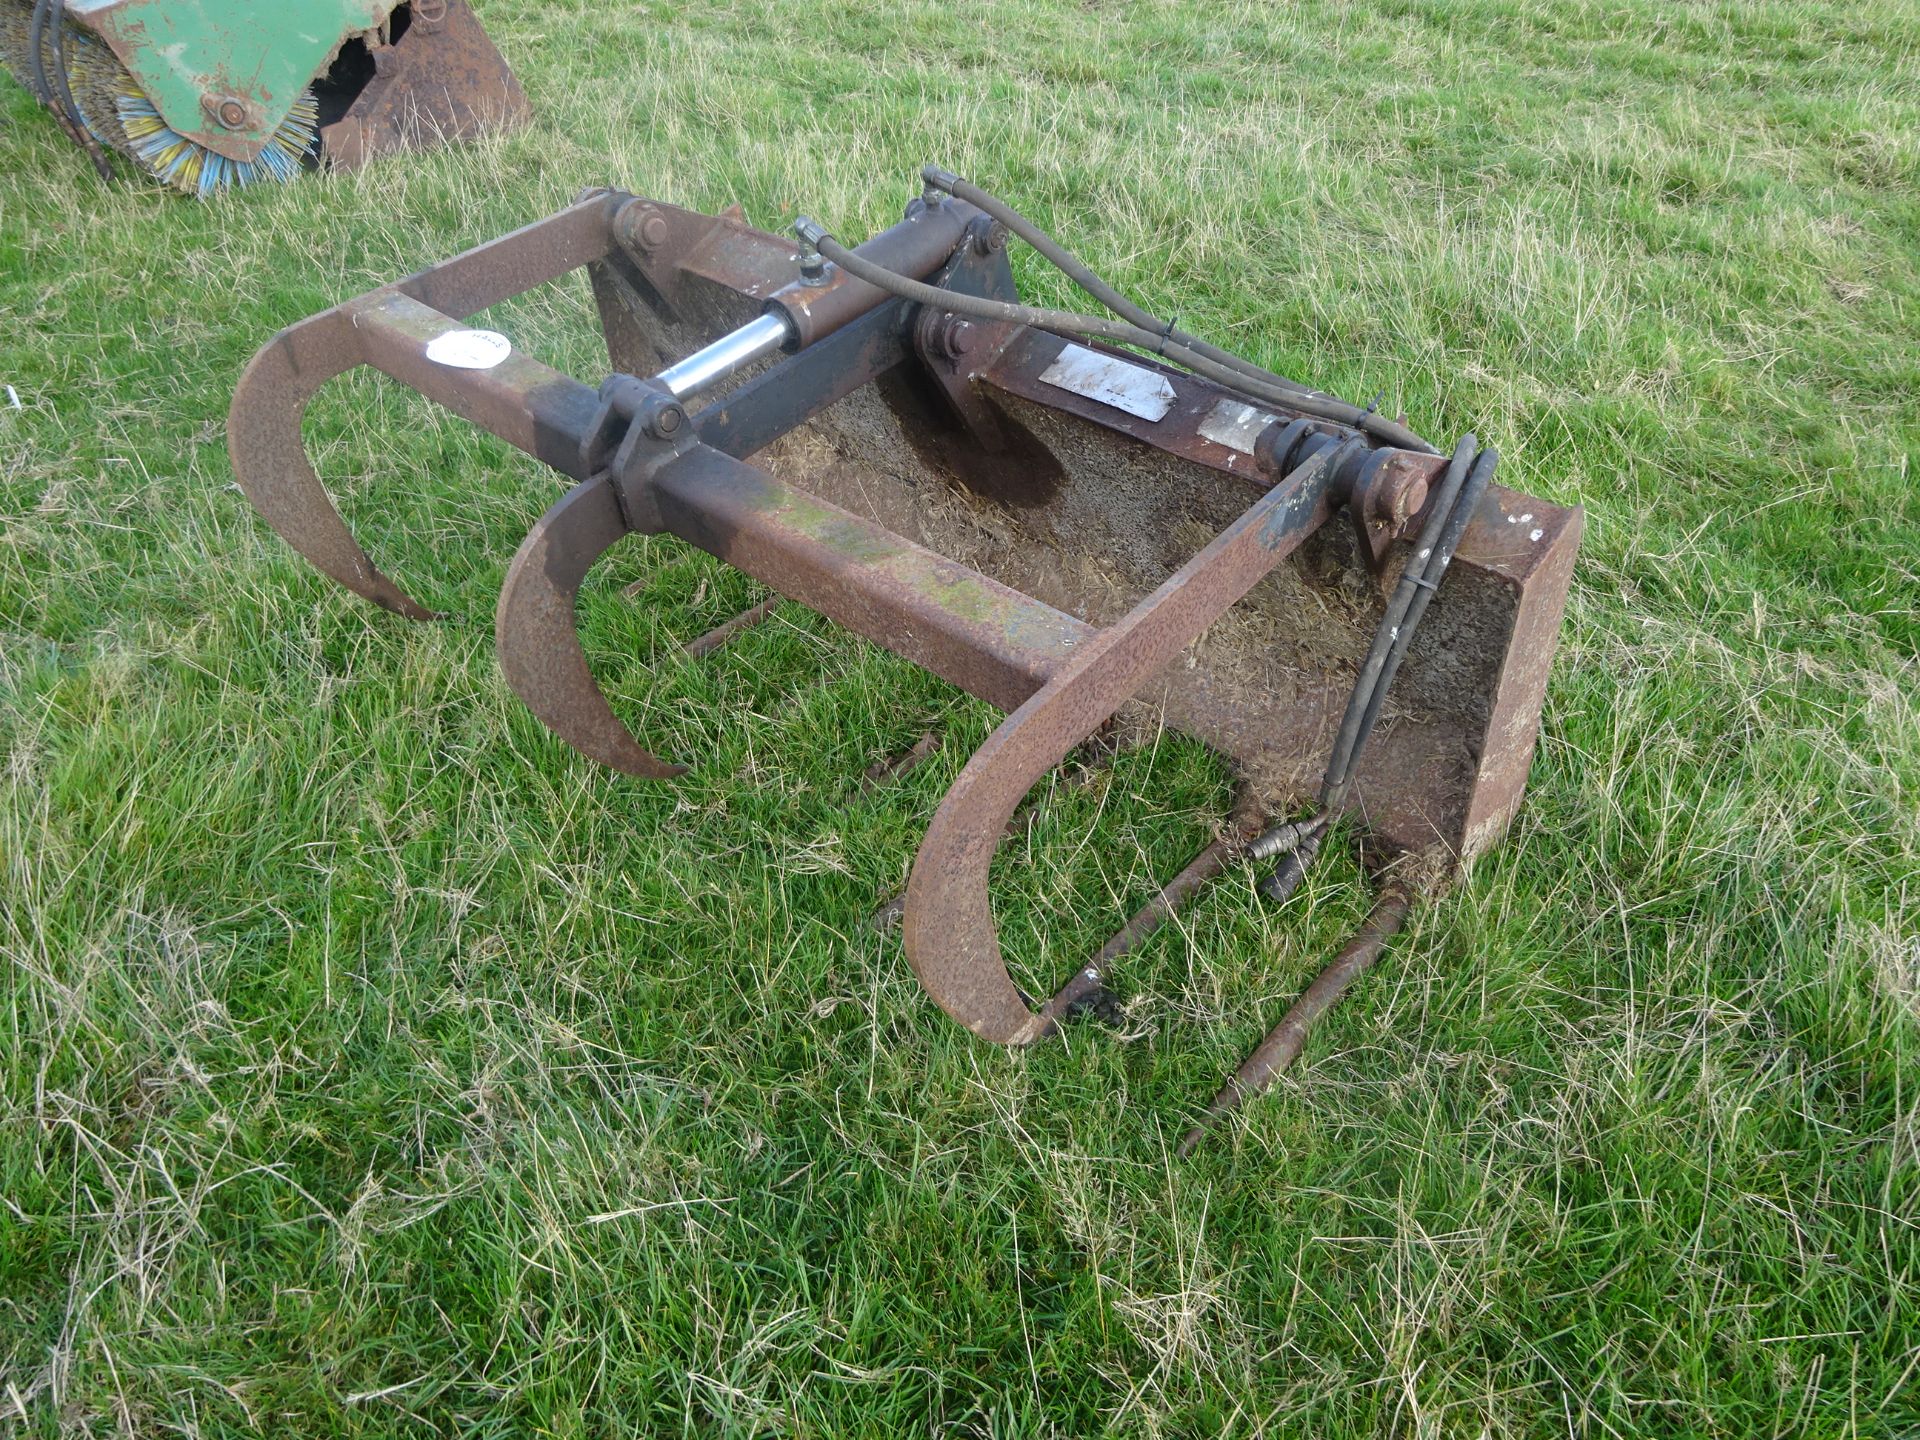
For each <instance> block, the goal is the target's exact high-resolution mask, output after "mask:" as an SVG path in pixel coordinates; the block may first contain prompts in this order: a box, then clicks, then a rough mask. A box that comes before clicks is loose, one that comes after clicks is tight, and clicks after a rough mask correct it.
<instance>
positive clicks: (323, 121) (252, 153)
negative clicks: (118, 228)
mask: <svg viewBox="0 0 1920 1440" xmlns="http://www.w3.org/2000/svg"><path fill="white" fill-rule="evenodd" d="M0 60H4V61H5V63H6V66H7V68H8V69H9V70H11V71H12V72H13V75H14V77H15V78H16V79H17V80H19V81H20V82H21V83H22V84H24V85H26V86H27V87H28V88H29V89H30V90H32V91H33V93H34V94H35V96H36V97H37V98H38V99H39V100H40V101H41V102H42V103H43V104H44V105H46V106H47V108H49V109H50V110H52V111H53V113H54V115H55V116H56V117H57V118H58V119H59V121H60V123H61V125H62V126H63V128H65V130H66V131H67V133H68V135H69V136H71V137H72V138H73V139H74V140H75V141H76V142H77V143H78V144H80V145H82V146H84V147H85V148H86V149H87V150H88V151H89V153H91V155H92V156H93V158H94V162H95V164H96V166H98V167H99V169H100V172H101V175H102V176H103V177H104V176H106V175H108V174H110V173H111V167H110V166H109V165H108V163H107V159H106V155H107V152H108V151H111V150H118V151H120V152H122V153H123V154H125V155H126V156H127V157H128V158H129V159H130V160H132V162H133V163H134V164H135V165H136V166H138V167H139V168H140V169H142V170H143V171H145V172H146V173H147V174H148V175H150V176H151V177H153V178H154V179H156V180H159V181H161V182H162V183H164V184H168V185H171V186H173V187H175V188H176V189H179V190H184V191H186V192H188V193H189V194H194V195H199V196H201V197H203V198H204V197H205V196H208V195H211V194H214V193H215V192H217V191H219V190H222V189H225V188H227V187H229V186H234V185H250V184H253V183H255V182H258V181H264V180H288V179H291V178H293V177H294V176H296V175H298V174H299V173H300V171H301V169H302V168H303V167H304V166H306V165H309V164H320V163H324V164H327V165H330V166H332V167H334V168H336V169H353V168H355V167H357V166H359V165H361V164H363V163H364V162H365V161H366V160H367V159H369V158H370V157H371V156H374V155H378V154H381V153H384V152H386V151H390V150H399V149H404V148H411V147H417V146H421V145H433V144H439V143H441V142H443V141H447V140H454V139H460V138H463V137H466V136H471V135H477V134H481V133H484V132H486V131H488V130H492V129H497V128H500V127H503V126H507V125H513V124H517V123H519V122H520V121H521V120H524V119H525V118H526V113H527V100H526V96H525V95H524V94H523V93H522V92H521V89H520V85H519V82H518V81H516V80H515V79H514V78H513V72H512V71H510V70H509V69H508V68H507V65H506V62H505V61H504V60H502V59H501V58H500V52H499V51H498V50H496V49H495V48H494V46H493V43H492V42H491V41H490V40H488V38H487V35H486V32H485V31H484V30H482V29H481V28H480V22H479V21H478V20H476V19H475V18H474V15H473V11H472V8H471V7H470V5H469V4H468V0H276V3H273V4H260V3H258V0H0Z"/></svg>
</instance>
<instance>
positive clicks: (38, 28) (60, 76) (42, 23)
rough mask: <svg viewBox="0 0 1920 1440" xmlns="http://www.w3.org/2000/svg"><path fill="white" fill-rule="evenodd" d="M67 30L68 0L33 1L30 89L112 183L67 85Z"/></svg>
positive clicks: (29, 35) (29, 34)
mask: <svg viewBox="0 0 1920 1440" xmlns="http://www.w3.org/2000/svg"><path fill="white" fill-rule="evenodd" d="M66 31H67V0H34V6H33V14H32V16H31V18H30V19H29V20H28V22H27V74H28V77H29V79H30V80H31V82H32V83H31V85H30V87H29V88H30V89H32V91H33V93H34V98H35V99H36V100H38V101H39V102H40V103H41V104H42V105H45V106H46V107H47V108H48V109H49V110H51V111H53V113H54V114H55V115H57V116H58V117H59V118H60V123H61V124H62V125H63V126H64V127H65V128H66V131H67V133H68V134H69V135H71V136H72V137H73V140H74V142H75V143H76V144H78V145H79V146H80V147H81V148H82V149H84V150H85V151H86V152H87V156H88V158H89V159H91V160H92V161H93V168H94V169H95V170H97V171H99V172H100V178H101V179H102V180H110V179H112V178H113V167H112V165H110V164H109V163H108V161H107V157H106V154H105V152H104V151H102V150H101V148H100V143H99V141H97V140H95V139H94V138H93V132H92V131H91V130H89V129H88V128H87V122H86V117H85V116H83V115H82V114H81V113H80V107H79V106H78V105H77V104H75V103H74V99H73V90H72V88H71V87H70V86H69V85H68V83H67V45H66ZM48 51H51V52H52V54H51V58H52V60H53V79H52V80H51V81H50V80H49V79H48V78H47V63H46V62H47V59H48V58H49V57H48V54H47V52H48Z"/></svg>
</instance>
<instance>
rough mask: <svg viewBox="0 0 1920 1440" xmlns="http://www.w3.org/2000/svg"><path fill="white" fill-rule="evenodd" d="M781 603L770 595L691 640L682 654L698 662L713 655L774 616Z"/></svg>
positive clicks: (683, 647)
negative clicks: (731, 641)
mask: <svg viewBox="0 0 1920 1440" xmlns="http://www.w3.org/2000/svg"><path fill="white" fill-rule="evenodd" d="M779 603H780V597H779V596H778V595H769V596H768V597H767V598H766V599H764V600H762V601H761V602H760V603H759V604H757V605H749V606H748V607H747V608H746V609H744V610H742V611H741V612H740V613H739V614H738V615H735V616H734V617H732V618H731V619H729V620H723V621H721V622H720V624H718V625H716V626H714V627H713V629H711V630H709V631H707V632H706V633H705V634H704V635H700V636H696V637H695V638H694V639H692V640H689V641H688V642H687V643H686V644H684V645H682V646H681V647H680V649H681V652H682V653H683V654H685V655H686V656H687V658H688V659H690V660H698V659H699V658H700V657H701V656H703V655H711V654H712V653H713V652H714V651H716V650H718V649H720V648H721V647H722V646H724V645H725V644H726V643H727V642H728V641H729V640H731V639H733V637H734V636H736V635H738V634H739V633H740V632H741V631H742V630H751V629H752V628H753V627H754V626H755V625H758V624H759V623H760V622H761V621H763V620H765V619H766V618H767V617H768V616H769V615H771V614H773V610H774V607H775V606H776V605H778V604H779Z"/></svg>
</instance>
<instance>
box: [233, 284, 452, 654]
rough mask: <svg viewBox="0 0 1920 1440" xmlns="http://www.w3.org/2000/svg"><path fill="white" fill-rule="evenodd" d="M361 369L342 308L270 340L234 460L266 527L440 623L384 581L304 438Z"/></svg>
mask: <svg viewBox="0 0 1920 1440" xmlns="http://www.w3.org/2000/svg"><path fill="white" fill-rule="evenodd" d="M360 363H361V360H360V351H359V347H358V345H357V344H356V343H355V340H354V336H353V327H352V324H351V323H350V321H349V320H348V319H347V317H346V316H345V315H344V314H342V312H340V311H338V310H329V311H326V312H325V313H323V314H320V315H315V316H314V317H313V318H312V319H310V320H305V321H302V322H301V323H300V324H298V325H294V326H292V327H290V328H288V329H286V330H282V331H281V332H280V333H279V334H278V335H276V336H274V338H273V339H272V340H270V341H268V342H267V344H266V347H265V348H264V349H262V350H261V351H260V353H259V354H258V355H256V356H254V357H253V362H252V363H251V364H250V365H248V366H247V369H246V373H245V374H244V375H242V376H241V377H240V384H239V386H238V388H237V389H235V391H234V392H233V406H232V408H231V409H230V410H229V411H228V413H227V454H228V456H229V458H230V459H231V460H232V462H233V475H234V478H235V479H236V480H238V481H239V482H240V489H241V490H242V491H243V492H244V493H245V494H246V497H247V498H248V499H249V500H251V501H252V502H253V508H254V509H256V510H258V511H259V512H260V514H261V516H262V517H263V518H264V519H265V520H266V522H267V523H268V524H269V525H271V526H273V528H274V529H275V530H276V531H278V532H279V534H280V538H281V539H283V540H285V541H286V542H287V543H288V544H289V545H291V546H292V547H293V548H294V549H295V550H297V551H299V552H300V553H301V554H302V555H304V556H306V557H307V559H308V560H309V561H310V562H312V564H313V567H314V568H315V569H316V570H318V571H320V572H321V573H322V574H323V575H328V576H331V577H332V578H333V579H335V580H338V581H339V582H340V583H341V584H342V585H344V586H346V587H347V588H348V589H349V590H351V591H353V592H354V593H355V594H356V595H362V596H365V597H366V598H367V599H369V600H371V601H373V602H374V604H376V605H382V606H385V607H386V608H387V609H389V610H391V611H393V612H394V613H395V614H396V615H404V616H406V617H407V618H408V619H409V620H436V619H438V618H440V612H438V611H435V610H429V609H427V607H426V606H424V605H422V604H420V602H419V601H417V600H415V599H414V598H413V597H412V596H411V595H409V594H407V592H406V591H404V590H402V589H401V588H400V587H399V586H398V585H396V584H394V583H393V581H391V580H389V579H388V578H387V577H386V576H385V575H383V574H382V573H381V572H380V571H379V569H378V568H376V567H375V565H374V563H373V562H372V561H371V560H369V559H368V558H367V552H366V551H364V550H362V549H361V548H360V544H359V542H358V541H356V540H355V539H354V538H353V535H352V533H351V532H350V531H348V529H347V524H346V521H344V520H342V519H341V518H340V512H339V511H338V510H337V509H335V508H334V504H333V500H332V499H331V497H329V496H328V494H327V492H326V488H325V487H324V486H322V485H321V483H320V479H319V477H318V476H317V475H315V474H314V473H313V466H312V465H311V464H310V463H309V462H308V460H307V450H306V446H305V444H304V443H303V442H302V440H301V438H300V422H301V419H302V417H303V416H304V415H305V414H306V409H307V402H308V401H310V400H311V399H312V398H313V396H314V393H315V392H316V391H317V390H319V388H320V387H321V386H322V385H324V384H325V383H326V382H327V381H329V380H331V379H333V377H334V376H336V375H340V374H344V373H345V372H346V371H348V370H351V369H353V368H354V367H355V366H356V365H359V364H360Z"/></svg>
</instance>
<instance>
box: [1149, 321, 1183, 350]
mask: <svg viewBox="0 0 1920 1440" xmlns="http://www.w3.org/2000/svg"><path fill="white" fill-rule="evenodd" d="M1179 322H1180V317H1179V316H1178V315H1175V316H1174V317H1172V319H1170V320H1168V321H1167V328H1166V329H1164V330H1162V331H1161V332H1160V343H1159V344H1158V345H1157V346H1155V347H1154V352H1153V353H1154V354H1156V355H1159V356H1162V357H1164V356H1165V355H1166V353H1167V341H1169V340H1171V339H1172V338H1173V327H1174V326H1175V325H1177V324H1178V323H1179Z"/></svg>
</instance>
